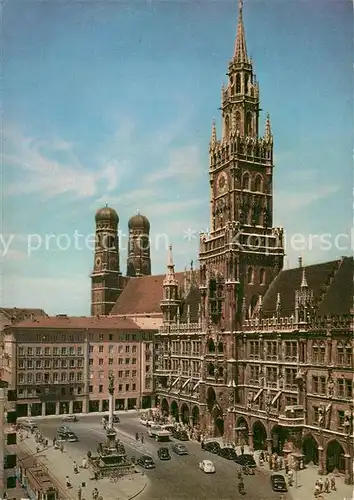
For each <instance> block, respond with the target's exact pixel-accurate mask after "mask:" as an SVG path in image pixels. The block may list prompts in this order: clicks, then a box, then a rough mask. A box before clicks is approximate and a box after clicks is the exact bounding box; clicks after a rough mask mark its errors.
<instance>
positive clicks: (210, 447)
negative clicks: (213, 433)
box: [203, 441, 221, 455]
mask: <svg viewBox="0 0 354 500" xmlns="http://www.w3.org/2000/svg"><path fill="white" fill-rule="evenodd" d="M203 449H204V450H205V451H209V452H210V453H214V455H218V454H219V452H220V450H221V446H220V445H219V443H218V442H217V441H208V442H207V443H204V448H203Z"/></svg>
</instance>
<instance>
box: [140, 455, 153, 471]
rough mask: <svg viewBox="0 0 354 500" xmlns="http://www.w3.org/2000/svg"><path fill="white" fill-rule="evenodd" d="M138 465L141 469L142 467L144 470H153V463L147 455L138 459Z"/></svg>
mask: <svg viewBox="0 0 354 500" xmlns="http://www.w3.org/2000/svg"><path fill="white" fill-rule="evenodd" d="M136 463H137V464H138V465H140V466H141V467H144V469H154V468H155V462H154V461H153V459H152V458H151V457H149V455H143V456H142V457H139V458H138V460H137V461H136Z"/></svg>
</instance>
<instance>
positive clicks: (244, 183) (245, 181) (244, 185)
mask: <svg viewBox="0 0 354 500" xmlns="http://www.w3.org/2000/svg"><path fill="white" fill-rule="evenodd" d="M242 189H248V190H249V189H250V176H249V174H248V173H247V172H246V173H245V174H244V176H243V177H242Z"/></svg>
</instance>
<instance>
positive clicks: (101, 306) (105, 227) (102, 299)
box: [91, 205, 151, 316]
mask: <svg viewBox="0 0 354 500" xmlns="http://www.w3.org/2000/svg"><path fill="white" fill-rule="evenodd" d="M95 221H96V241H95V254H94V265H93V272H92V274H91V315H92V316H97V315H107V314H109V313H110V311H111V309H112V307H113V306H114V304H115V303H116V301H117V299H118V297H119V295H120V293H121V291H122V290H123V288H124V286H125V284H126V283H127V281H128V279H129V278H131V277H138V276H148V275H150V274H151V259H150V241H149V235H150V223H149V221H148V219H147V218H146V217H144V215H141V214H137V215H134V216H133V217H131V219H130V220H129V222H128V228H129V240H128V258H127V276H122V273H121V271H120V262H119V237H118V225H119V217H118V214H117V212H116V211H115V210H114V209H113V208H110V207H108V206H107V205H106V206H105V207H104V208H101V209H99V210H98V211H97V212H96V216H95Z"/></svg>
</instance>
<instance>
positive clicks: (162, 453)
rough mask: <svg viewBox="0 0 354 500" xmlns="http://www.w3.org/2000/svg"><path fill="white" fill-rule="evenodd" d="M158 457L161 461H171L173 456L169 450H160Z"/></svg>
mask: <svg viewBox="0 0 354 500" xmlns="http://www.w3.org/2000/svg"><path fill="white" fill-rule="evenodd" d="M157 456H158V457H159V459H160V460H171V455H170V452H169V451H168V448H159V449H158V450H157Z"/></svg>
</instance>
